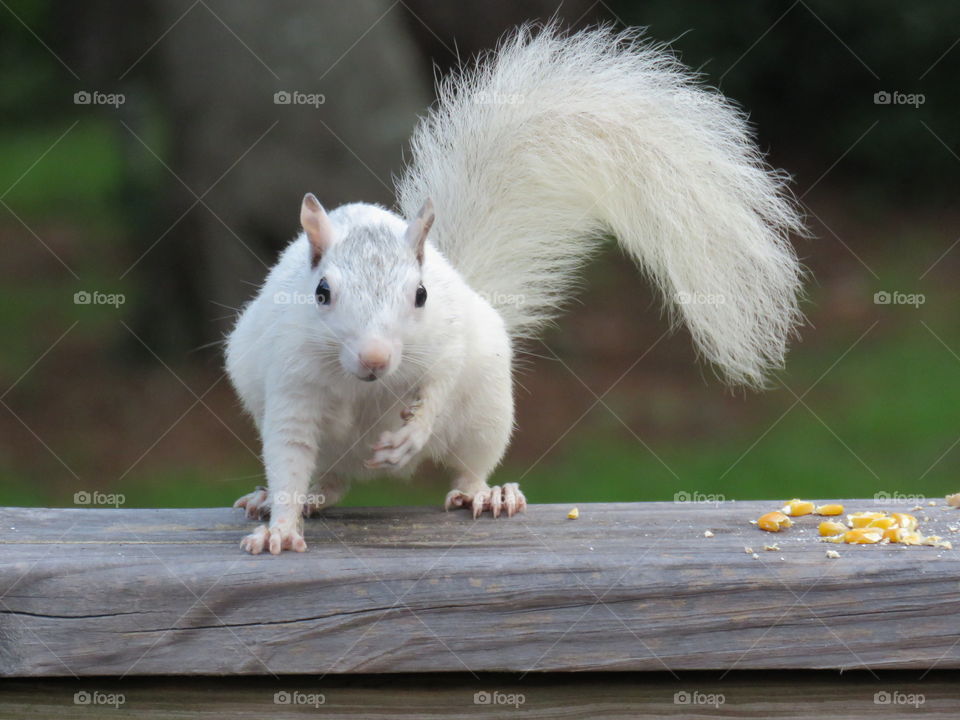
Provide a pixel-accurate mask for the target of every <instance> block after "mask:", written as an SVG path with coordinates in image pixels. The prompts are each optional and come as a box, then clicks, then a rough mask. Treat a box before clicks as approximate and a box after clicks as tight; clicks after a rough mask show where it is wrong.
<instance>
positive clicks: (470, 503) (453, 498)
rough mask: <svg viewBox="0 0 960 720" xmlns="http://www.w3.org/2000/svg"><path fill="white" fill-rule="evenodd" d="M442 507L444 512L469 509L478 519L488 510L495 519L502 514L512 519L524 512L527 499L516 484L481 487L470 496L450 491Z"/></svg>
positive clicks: (461, 492)
mask: <svg viewBox="0 0 960 720" xmlns="http://www.w3.org/2000/svg"><path fill="white" fill-rule="evenodd" d="M443 507H444V509H445V510H450V509H452V508H461V507H462V508H470V509H471V510H473V517H474V518H478V517H480V515H481V514H482V513H483V511H484V510H489V511H490V514H491V515H493V516H494V517H495V518H496V517H500V514H501V513H504V512H505V513H506V514H507V517H513V516H514V515H516V514H517V513H518V512H523V511H524V509H525V508H526V507H527V499H526V498H525V497H524V495H523V492H522V491H521V490H520V486H519V485H518V484H517V483H505V484H504V485H502V486H500V485H494V486H493V487H483V488H481V489H480V490H478V491H477V492H475V493H472V494H471V493H466V492H463V491H462V490H451V491H450V492H448V493H447V498H446V500H445V501H444V503H443Z"/></svg>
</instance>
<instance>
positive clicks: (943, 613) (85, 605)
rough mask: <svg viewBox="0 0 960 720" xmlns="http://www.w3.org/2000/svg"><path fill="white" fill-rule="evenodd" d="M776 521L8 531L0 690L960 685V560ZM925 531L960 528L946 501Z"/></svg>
mask: <svg viewBox="0 0 960 720" xmlns="http://www.w3.org/2000/svg"><path fill="white" fill-rule="evenodd" d="M844 502H845V504H846V505H847V508H848V510H851V511H852V510H858V509H888V510H901V511H902V510H905V509H906V510H909V507H906V508H905V507H904V506H895V505H891V504H886V505H884V504H883V503H876V502H874V501H866V500H847V501H844ZM774 507H775V504H774V503H772V502H735V503H724V504H720V505H712V504H694V503H636V504H593V505H581V506H580V518H579V519H578V520H568V519H567V518H566V514H567V511H568V510H569V507H568V506H559V505H535V506H531V507H530V508H529V509H528V511H527V512H526V513H525V514H524V515H522V516H518V517H515V518H513V519H510V520H508V519H505V518H501V519H499V520H493V519H491V518H481V519H480V520H478V521H474V520H472V519H471V518H470V517H468V515H467V514H466V513H463V512H452V513H444V512H442V511H441V510H438V509H434V508H347V509H334V510H331V511H329V512H328V513H327V514H326V515H324V516H323V517H321V518H315V519H313V520H309V521H307V525H306V538H307V542H308V543H309V546H310V547H309V550H308V552H307V553H305V554H293V553H284V554H283V555H281V556H278V557H272V556H258V557H252V556H248V555H245V554H243V553H242V552H241V551H240V549H239V547H238V543H239V539H240V537H241V536H242V535H243V534H244V533H245V532H246V531H248V530H249V528H250V527H251V525H252V524H251V523H249V522H247V521H245V520H244V519H243V517H242V515H241V513H240V511H238V510H229V509H201V510H196V509H192V510H178V509H163V510H134V509H120V510H113V509H30V508H7V509H0V533H2V540H0V543H2V549H0V550H2V559H0V673H2V674H3V675H5V676H88V675H104V676H126V675H158V674H176V675H224V674H252V675H277V676H279V675H284V674H293V673H311V674H319V675H321V676H323V675H326V674H328V673H387V672H389V673H396V672H450V671H459V672H472V673H479V672H489V671H515V672H528V671H535V672H540V671H584V670H591V671H597V670H646V671H669V672H679V671H681V670H696V669H702V670H725V671H726V670H755V669H775V668H805V669H818V668H836V669H855V668H872V669H878V668H899V669H904V668H920V669H924V670H927V669H931V668H934V669H946V668H958V667H960V558H958V555H957V551H956V550H943V549H936V548H932V547H900V546H890V545H888V546H859V547H851V546H835V545H827V544H824V543H821V542H819V541H818V540H817V538H816V523H817V520H818V519H816V518H805V519H801V520H800V522H799V523H798V524H797V525H796V526H794V527H793V528H791V529H790V530H789V531H787V532H785V533H781V534H779V535H773V534H769V533H764V532H762V531H759V530H757V529H756V528H755V527H753V526H752V525H750V523H749V521H750V520H751V519H755V518H756V517H757V516H758V515H759V514H761V513H762V512H766V511H768V510H770V509H773V508H774ZM916 514H917V515H918V516H919V517H920V518H921V520H922V528H923V529H924V531H925V532H926V533H927V534H934V533H936V534H939V535H943V536H944V537H948V538H949V537H950V536H951V535H952V533H951V532H950V531H949V529H948V528H949V526H951V525H960V511H958V510H956V509H954V508H949V507H947V506H946V505H945V504H944V503H943V501H942V500H941V501H939V502H938V507H924V509H923V510H922V511H919V512H917V513H916ZM923 518H927V519H926V520H923ZM708 529H709V530H711V531H712V532H713V533H714V537H712V538H706V537H704V531H705V530H708ZM954 537H957V538H960V536H958V535H954ZM772 542H777V543H779V546H780V548H781V550H780V551H773V552H771V551H764V550H763V546H764V545H765V544H769V543H772ZM745 546H749V547H752V548H753V549H754V550H755V551H756V553H757V554H758V556H759V557H757V558H754V557H752V555H751V554H748V553H746V552H744V547H745ZM827 549H838V550H839V552H840V553H841V557H840V558H839V559H837V560H830V559H827V557H826V555H825V551H826V550H827Z"/></svg>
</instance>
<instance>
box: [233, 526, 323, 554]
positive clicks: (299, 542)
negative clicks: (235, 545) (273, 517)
mask: <svg viewBox="0 0 960 720" xmlns="http://www.w3.org/2000/svg"><path fill="white" fill-rule="evenodd" d="M240 547H241V548H242V549H244V550H246V551H247V552H248V553H250V554H251V555H259V554H260V553H262V552H263V551H264V550H265V549H266V550H269V551H270V554H271V555H279V554H280V553H281V552H283V551H284V550H293V551H294V552H304V551H305V550H306V549H307V542H306V540H304V539H303V533H301V532H300V531H299V530H297V529H294V528H285V527H272V528H271V527H267V526H266V525H260V526H259V527H257V529H256V530H254V531H253V532H252V533H250V534H249V535H247V536H246V537H244V538H243V540H241V541H240Z"/></svg>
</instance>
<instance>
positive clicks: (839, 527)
mask: <svg viewBox="0 0 960 720" xmlns="http://www.w3.org/2000/svg"><path fill="white" fill-rule="evenodd" d="M846 531H847V526H846V525H844V524H843V523H840V522H836V521H835V520H824V521H823V522H822V523H820V536H821V537H829V536H830V535H839V534H841V533H845V532H846Z"/></svg>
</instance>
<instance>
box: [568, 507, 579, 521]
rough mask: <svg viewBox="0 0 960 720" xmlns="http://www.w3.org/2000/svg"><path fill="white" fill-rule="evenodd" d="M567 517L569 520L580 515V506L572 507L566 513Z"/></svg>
mask: <svg viewBox="0 0 960 720" xmlns="http://www.w3.org/2000/svg"><path fill="white" fill-rule="evenodd" d="M567 517H568V518H570V519H571V520H576V519H577V518H578V517H580V508H573V509H572V510H571V511H570V512H568V513H567Z"/></svg>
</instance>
